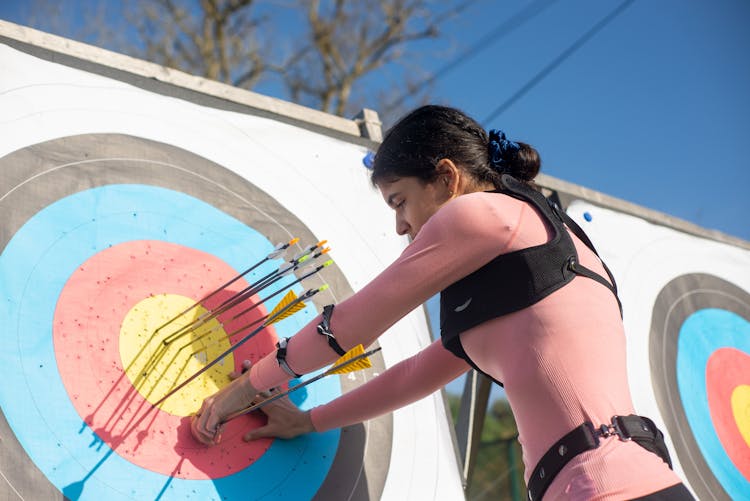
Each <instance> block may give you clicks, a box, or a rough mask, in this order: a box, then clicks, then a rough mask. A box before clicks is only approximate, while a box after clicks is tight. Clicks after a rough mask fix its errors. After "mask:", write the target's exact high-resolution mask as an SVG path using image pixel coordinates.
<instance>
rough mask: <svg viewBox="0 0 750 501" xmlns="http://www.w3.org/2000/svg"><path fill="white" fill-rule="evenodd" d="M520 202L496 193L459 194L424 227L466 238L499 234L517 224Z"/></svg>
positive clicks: (521, 203)
mask: <svg viewBox="0 0 750 501" xmlns="http://www.w3.org/2000/svg"><path fill="white" fill-rule="evenodd" d="M522 205H523V202H521V201H520V200H516V199H514V198H512V197H509V196H507V195H503V194H501V193H496V192H475V193H468V194H466V195H461V196H459V197H456V198H454V199H453V200H451V201H450V202H448V203H446V204H445V205H444V206H442V207H441V208H440V209H439V210H438V211H437V212H436V213H435V214H434V215H433V217H432V218H430V220H429V221H428V222H427V223H426V224H425V227H426V228H429V229H439V231H440V230H442V231H451V232H455V233H459V234H462V235H464V236H465V237H471V236H482V235H485V234H492V235H498V234H499V230H507V229H509V228H511V227H515V226H516V224H517V223H518V220H519V217H520V212H521V208H522Z"/></svg>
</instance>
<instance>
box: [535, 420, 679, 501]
mask: <svg viewBox="0 0 750 501" xmlns="http://www.w3.org/2000/svg"><path fill="white" fill-rule="evenodd" d="M612 435H617V436H618V437H620V440H622V441H624V442H627V441H629V440H633V441H634V442H636V443H637V444H638V445H640V446H641V447H644V448H645V449H648V450H649V451H651V452H653V453H655V454H658V455H659V456H660V457H661V458H662V459H663V460H664V461H665V462H666V463H667V464H668V465H669V467H670V468H671V467H672V462H671V460H670V458H669V452H667V447H666V445H665V444H664V435H663V434H662V432H661V431H659V430H658V429H657V428H656V425H654V422H653V421H651V420H650V419H649V418H646V417H642V416H635V415H633V414H631V415H629V416H613V417H612V422H611V424H608V425H607V424H603V425H601V426H599V427H598V428H596V427H594V425H593V424H592V423H590V422H586V423H583V424H582V425H581V426H579V427H577V428H575V429H574V430H573V431H571V432H569V433H568V434H567V435H565V436H564V437H563V438H561V439H560V440H558V441H557V442H555V444H554V445H553V446H552V447H550V448H549V450H548V451H547V452H546V453H545V454H544V456H542V459H540V460H539V463H537V465H536V468H534V471H533V473H532V474H531V477H529V486H528V494H529V500H530V501H539V500H540V499H542V496H544V493H545V491H546V490H547V487H549V484H550V483H552V480H553V479H554V478H555V476H556V475H557V474H558V473H559V472H560V470H562V469H563V467H564V466H565V465H566V464H567V463H568V461H570V460H571V459H573V458H574V457H575V456H577V455H578V454H580V453H582V452H586V451H589V450H591V449H596V448H597V447H599V440H600V439H601V438H605V437H610V436H612Z"/></svg>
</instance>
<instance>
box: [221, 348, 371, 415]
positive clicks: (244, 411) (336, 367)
mask: <svg viewBox="0 0 750 501" xmlns="http://www.w3.org/2000/svg"><path fill="white" fill-rule="evenodd" d="M380 350H381V348H380V347H378V348H375V349H372V350H370V351H368V352H365V353H361V354H359V355H357V356H355V357H352V358H350V359H349V360H346V361H344V362H341V363H340V364H337V365H334V366H333V367H331V368H330V369H328V370H327V371H325V372H323V373H321V374H318V375H317V376H315V377H313V378H310V379H308V380H307V381H303V382H301V383H299V384H298V385H295V386H293V387H291V388H289V389H288V390H286V391H284V392H281V393H278V394H276V395H274V396H272V397H269V398H267V399H265V400H263V401H262V402H258V403H257V404H254V405H250V406H248V407H245V408H244V409H240V410H239V411H237V412H233V413H232V414H230V415H229V416H227V417H226V418H225V419H224V421H222V423H226V422H227V421H231V420H232V419H234V418H236V417H239V416H242V415H244V414H248V413H250V412H253V411H256V410H258V409H260V408H262V407H264V406H266V405H268V404H270V403H271V402H273V401H275V400H278V399H280V398H282V397H285V396H287V395H289V394H290V393H292V392H293V391H297V390H299V389H300V388H303V387H305V386H307V385H308V384H312V383H314V382H315V381H319V380H321V379H323V378H324V377H326V376H330V375H331V374H334V373H335V372H336V371H338V370H341V369H343V368H344V367H346V366H348V365H351V364H353V363H354V362H357V361H359V360H362V359H363V358H367V357H369V356H372V355H373V354H375V353H377V352H378V351H380Z"/></svg>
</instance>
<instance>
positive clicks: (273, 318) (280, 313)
mask: <svg viewBox="0 0 750 501" xmlns="http://www.w3.org/2000/svg"><path fill="white" fill-rule="evenodd" d="M327 288H328V285H323V286H322V287H318V288H317V289H309V290H308V291H306V292H305V293H304V294H302V295H301V296H300V297H295V298H294V299H292V300H290V301H289V302H288V303H287V304H284V305H283V306H282V307H280V308H279V307H278V306H277V307H276V308H274V310H273V311H272V312H271V313H269V314H268V315H267V319H266V321H265V322H263V324H262V325H261V326H260V327H258V328H257V329H255V330H253V331H252V332H250V333H249V334H247V335H246V336H245V337H243V338H242V339H240V340H239V341H238V342H237V343H235V344H233V345H232V346H230V347H229V348H228V349H227V350H226V351H224V353H222V354H221V355H219V356H218V357H216V358H215V359H213V360H212V361H211V362H209V363H208V364H206V365H205V366H203V367H202V368H201V369H200V370H198V372H196V373H195V374H193V375H192V376H190V377H189V378H187V379H186V380H185V381H183V382H182V383H180V384H179V385H178V386H177V387H176V388H174V389H172V390H171V391H169V392H168V393H167V394H166V395H164V396H163V397H162V398H161V399H160V400H159V401H158V402H156V403H155V404H151V407H152V408H153V407H156V406H158V405H159V404H161V403H162V402H164V401H165V400H166V399H167V398H169V397H170V396H172V395H174V394H175V393H177V392H178V391H179V390H181V389H182V388H184V387H185V386H186V385H187V384H188V383H190V382H191V381H193V380H194V379H195V378H197V377H198V376H200V375H201V374H203V373H204V372H206V371H207V370H208V369H210V368H211V367H213V366H214V365H216V364H217V363H218V362H219V361H220V360H222V359H223V358H224V357H226V356H227V355H229V354H230V353H232V352H233V351H234V350H236V349H237V348H239V347H240V346H242V345H243V344H245V343H246V342H247V341H248V340H249V339H250V338H252V337H253V336H254V335H256V334H257V333H259V332H260V331H262V330H263V329H265V328H266V327H268V326H269V325H271V324H273V323H275V322H278V321H279V320H282V319H284V318H286V317H287V316H288V315H286V313H287V311H289V310H291V309H293V308H296V307H297V305H298V304H300V303H303V302H305V301H307V300H309V299H310V298H312V297H313V296H314V295H315V294H317V293H318V292H320V291H324V290H326V289H327Z"/></svg>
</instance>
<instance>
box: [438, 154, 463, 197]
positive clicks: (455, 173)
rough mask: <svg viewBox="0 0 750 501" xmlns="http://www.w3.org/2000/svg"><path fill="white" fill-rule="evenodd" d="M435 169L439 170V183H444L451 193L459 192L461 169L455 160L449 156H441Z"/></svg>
mask: <svg viewBox="0 0 750 501" xmlns="http://www.w3.org/2000/svg"><path fill="white" fill-rule="evenodd" d="M435 171H436V172H437V179H438V182H439V183H444V184H445V187H446V188H447V189H448V192H449V193H450V194H451V196H452V195H453V194H458V187H459V185H460V180H461V170H460V169H459V168H458V167H457V166H456V164H455V163H453V160H451V159H449V158H441V159H440V160H439V161H438V163H437V165H435Z"/></svg>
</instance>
